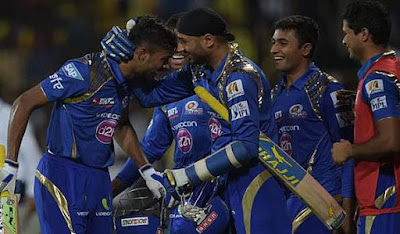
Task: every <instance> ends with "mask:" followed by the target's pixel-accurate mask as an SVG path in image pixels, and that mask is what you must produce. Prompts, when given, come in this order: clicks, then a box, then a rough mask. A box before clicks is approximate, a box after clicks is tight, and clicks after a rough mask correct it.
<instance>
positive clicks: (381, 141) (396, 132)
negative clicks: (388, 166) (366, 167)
mask: <svg viewBox="0 0 400 234" xmlns="http://www.w3.org/2000/svg"><path fill="white" fill-rule="evenodd" d="M396 153H400V118H395V117H392V118H386V119H382V120H379V121H378V122H376V135H375V136H374V137H373V138H372V139H371V140H369V141H368V142H365V143H363V144H351V143H350V142H349V141H346V140H341V141H340V142H337V143H334V144H333V148H332V157H333V160H334V161H335V162H336V163H338V164H342V163H344V162H346V161H347V159H349V158H350V157H352V158H355V159H359V160H366V161H368V160H378V159H380V158H383V157H387V156H390V155H393V154H396Z"/></svg>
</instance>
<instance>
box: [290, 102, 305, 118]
mask: <svg viewBox="0 0 400 234" xmlns="http://www.w3.org/2000/svg"><path fill="white" fill-rule="evenodd" d="M289 117H291V118H305V117H307V112H306V111H303V105H301V104H294V105H293V106H291V107H290V108H289Z"/></svg>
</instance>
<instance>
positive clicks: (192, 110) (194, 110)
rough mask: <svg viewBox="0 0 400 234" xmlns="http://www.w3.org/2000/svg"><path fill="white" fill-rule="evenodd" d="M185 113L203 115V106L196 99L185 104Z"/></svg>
mask: <svg viewBox="0 0 400 234" xmlns="http://www.w3.org/2000/svg"><path fill="white" fill-rule="evenodd" d="M185 114H189V115H202V114H203V108H199V103H198V102H196V101H189V102H187V103H186V104H185Z"/></svg>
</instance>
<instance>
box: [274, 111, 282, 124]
mask: <svg viewBox="0 0 400 234" xmlns="http://www.w3.org/2000/svg"><path fill="white" fill-rule="evenodd" d="M281 121H282V111H281V110H280V111H277V112H275V122H277V123H280V122H281Z"/></svg>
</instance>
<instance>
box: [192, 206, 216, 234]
mask: <svg viewBox="0 0 400 234" xmlns="http://www.w3.org/2000/svg"><path fill="white" fill-rule="evenodd" d="M217 218H218V214H217V213H216V212H215V211H213V212H211V214H210V215H208V216H207V218H206V219H204V220H203V222H201V224H200V225H199V226H198V227H197V228H196V231H197V232H198V233H203V232H204V231H205V230H206V229H207V228H208V227H209V226H210V225H211V224H212V223H213V222H214V221H215V220H216V219H217Z"/></svg>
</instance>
